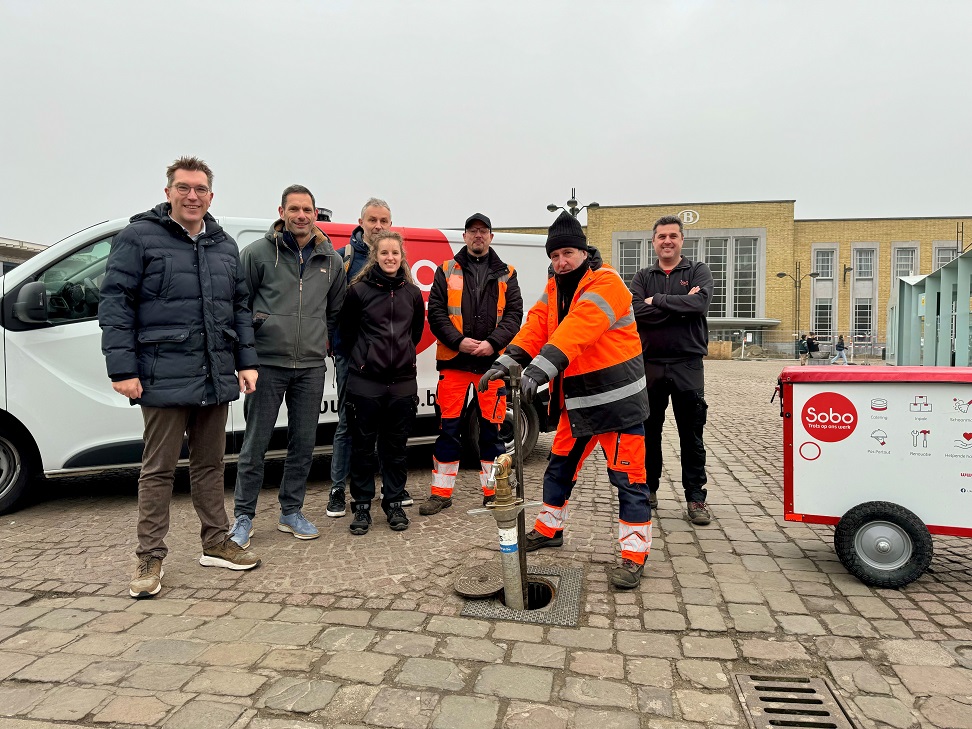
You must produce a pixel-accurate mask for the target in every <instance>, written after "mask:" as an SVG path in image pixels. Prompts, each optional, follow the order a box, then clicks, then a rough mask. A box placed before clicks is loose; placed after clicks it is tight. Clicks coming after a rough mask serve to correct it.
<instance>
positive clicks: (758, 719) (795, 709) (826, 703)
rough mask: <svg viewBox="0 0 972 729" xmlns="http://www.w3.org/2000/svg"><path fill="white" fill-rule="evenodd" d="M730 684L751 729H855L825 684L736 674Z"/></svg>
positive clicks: (847, 714)
mask: <svg viewBox="0 0 972 729" xmlns="http://www.w3.org/2000/svg"><path fill="white" fill-rule="evenodd" d="M732 678H733V682H734V683H735V686H736V692H737V693H738V694H739V701H740V702H741V703H742V705H743V708H744V709H745V710H746V712H745V713H746V721H747V722H748V723H749V726H750V729H773V728H774V727H809V728H810V729H858V726H857V724H856V723H854V720H853V719H852V718H851V715H850V713H849V712H848V711H847V708H846V707H845V706H844V704H843V702H841V700H840V698H839V697H838V696H837V694H836V693H835V692H834V690H833V688H832V687H831V686H830V684H829V683H827V681H825V680H824V679H822V678H806V677H803V676H764V675H758V674H748V673H736V674H733V677H732Z"/></svg>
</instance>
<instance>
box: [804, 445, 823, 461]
mask: <svg viewBox="0 0 972 729" xmlns="http://www.w3.org/2000/svg"><path fill="white" fill-rule="evenodd" d="M820 452H821V451H820V446H819V445H817V444H816V443H814V442H813V441H809V440H808V441H807V442H805V443H801V444H800V457H801V458H802V459H803V460H805V461H815V460H817V459H818V458H820Z"/></svg>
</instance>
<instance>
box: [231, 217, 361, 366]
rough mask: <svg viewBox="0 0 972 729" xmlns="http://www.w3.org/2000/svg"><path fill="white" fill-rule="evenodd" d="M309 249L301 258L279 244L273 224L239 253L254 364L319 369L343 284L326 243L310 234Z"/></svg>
mask: <svg viewBox="0 0 972 729" xmlns="http://www.w3.org/2000/svg"><path fill="white" fill-rule="evenodd" d="M314 232H315V237H314V247H313V249H311V253H310V255H309V256H307V257H305V258H304V265H303V273H301V262H300V258H299V257H298V254H297V251H296V250H295V248H294V247H293V246H291V245H288V243H287V242H286V241H285V240H284V224H283V221H282V220H278V221H277V222H276V223H274V224H273V226H271V228H270V230H268V231H267V234H266V235H265V236H264V237H263V238H261V239H260V240H258V241H256V242H254V243H251V244H250V245H249V246H247V247H246V248H245V249H244V250H243V254H242V259H243V268H244V271H245V274H246V284H247V287H248V288H249V289H250V308H251V310H252V311H253V323H254V326H255V327H256V332H255V336H256V349H257V353H258V354H259V355H260V364H265V365H272V366H274V367H291V368H305V367H320V366H323V365H324V364H325V361H326V359H327V343H328V341H329V340H330V338H331V337H332V335H333V333H334V331H335V329H337V323H338V316H339V314H340V312H341V306H342V304H344V295H345V290H346V289H347V282H346V280H345V277H344V265H343V263H342V261H341V258H340V257H339V256H338V254H337V253H335V252H334V248H333V246H332V245H331V240H330V238H328V237H327V236H326V235H325V234H324V233H323V231H321V230H320V229H318V228H315V229H314Z"/></svg>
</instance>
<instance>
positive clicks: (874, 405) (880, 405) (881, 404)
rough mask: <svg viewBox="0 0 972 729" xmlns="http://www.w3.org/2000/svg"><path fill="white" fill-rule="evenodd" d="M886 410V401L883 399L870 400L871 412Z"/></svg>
mask: <svg viewBox="0 0 972 729" xmlns="http://www.w3.org/2000/svg"><path fill="white" fill-rule="evenodd" d="M887 409H888V401H887V400H885V399H884V398H883V397H875V398H874V399H872V400H871V410H877V411H878V412H879V413H880V412H883V411H885V410H887Z"/></svg>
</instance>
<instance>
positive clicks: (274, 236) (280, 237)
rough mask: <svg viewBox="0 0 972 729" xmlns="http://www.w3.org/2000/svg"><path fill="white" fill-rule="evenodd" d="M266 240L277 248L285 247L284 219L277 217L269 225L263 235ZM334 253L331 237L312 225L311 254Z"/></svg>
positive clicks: (325, 254)
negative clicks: (312, 241)
mask: <svg viewBox="0 0 972 729" xmlns="http://www.w3.org/2000/svg"><path fill="white" fill-rule="evenodd" d="M264 237H265V238H266V239H267V240H268V241H270V242H271V243H273V244H274V245H275V246H277V247H278V248H287V247H288V246H287V242H286V241H285V240H284V221H283V219H282V218H280V219H278V220H277V222H275V223H274V224H273V225H271V226H270V230H268V231H267V234H266V235H265V236H264ZM332 253H334V246H333V245H332V244H331V239H330V238H328V237H327V235H326V234H325V233H324V231H323V230H321V229H320V228H318V227H317V226H316V225H315V226H314V251H313V253H312V254H311V255H315V256H317V255H320V256H327V255H330V254H332Z"/></svg>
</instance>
